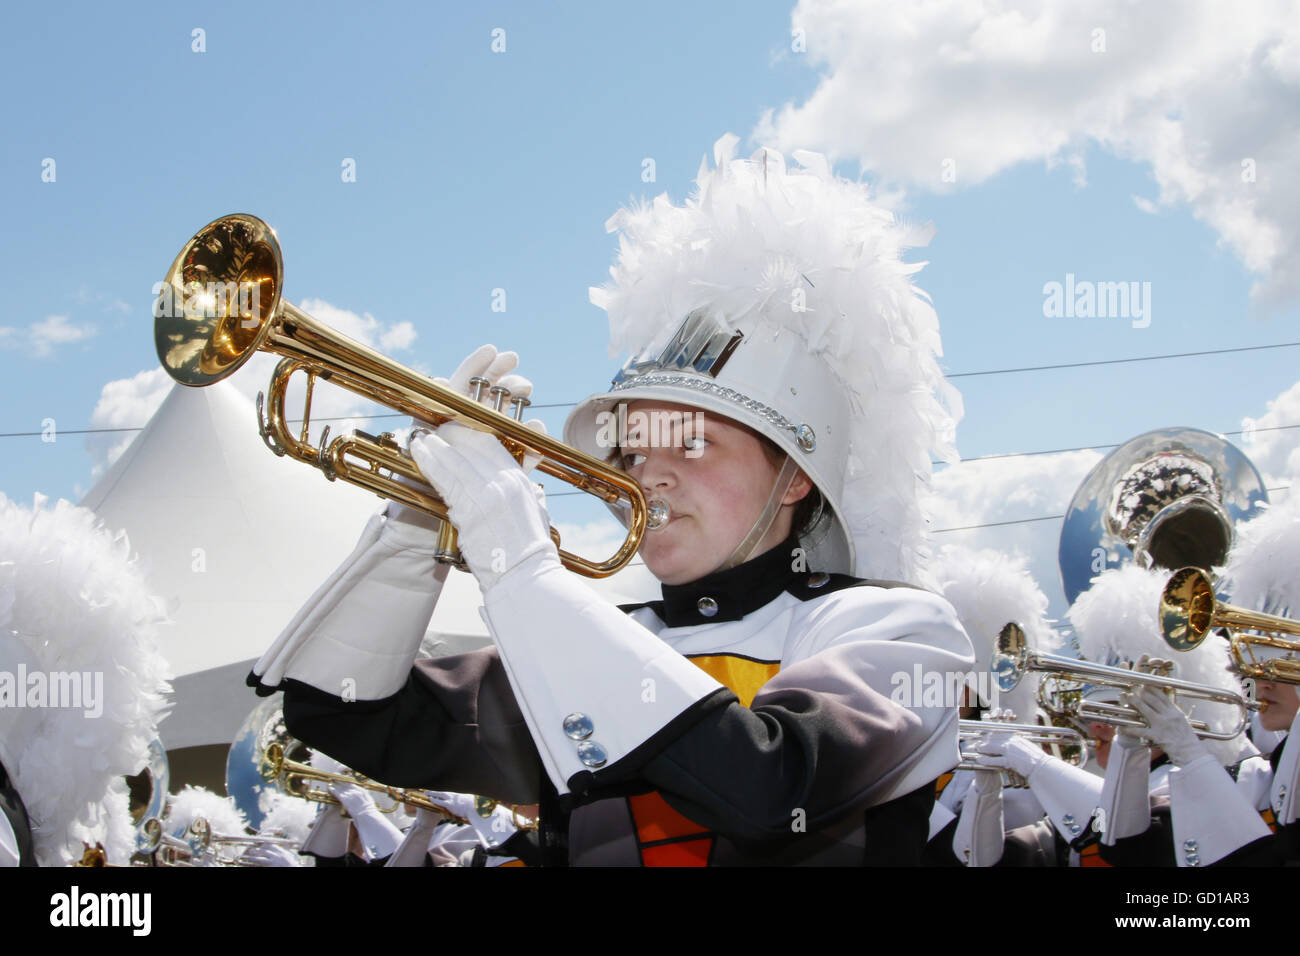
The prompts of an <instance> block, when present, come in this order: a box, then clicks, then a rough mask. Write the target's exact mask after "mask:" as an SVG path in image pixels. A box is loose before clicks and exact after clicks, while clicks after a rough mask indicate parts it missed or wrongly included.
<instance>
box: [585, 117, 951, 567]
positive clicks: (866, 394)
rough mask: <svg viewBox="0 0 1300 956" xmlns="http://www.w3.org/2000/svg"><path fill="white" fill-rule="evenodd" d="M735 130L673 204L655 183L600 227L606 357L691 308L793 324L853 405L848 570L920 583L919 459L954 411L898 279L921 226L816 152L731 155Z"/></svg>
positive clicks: (923, 314)
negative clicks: (690, 190) (613, 244)
mask: <svg viewBox="0 0 1300 956" xmlns="http://www.w3.org/2000/svg"><path fill="white" fill-rule="evenodd" d="M737 142H738V140H737V138H736V137H735V136H732V135H727V136H724V137H722V138H721V139H720V140H718V142H717V144H716V145H715V146H714V161H715V164H716V165H715V168H713V169H710V168H709V167H708V165H707V162H706V163H702V164H701V167H700V172H699V175H698V177H697V179H696V183H697V188H696V190H695V192H694V194H693V195H692V197H691V198H690V199H688V200H687V201H686V202H685V203H684V204H683V205H680V206H678V205H674V204H673V203H672V202H671V201H670V200H669V198H668V196H667V194H663V195H660V196H658V197H657V198H655V199H654V200H653V201H651V202H640V203H636V204H634V205H632V206H631V207H628V208H624V209H622V210H620V211H619V212H617V213H615V215H614V216H613V217H612V218H611V219H610V220H609V221H608V223H606V228H607V229H608V230H609V231H611V232H615V231H618V232H619V233H620V235H619V252H618V261H617V262H616V264H615V265H614V266H613V267H612V268H611V269H610V275H611V277H612V279H611V281H610V282H609V283H607V284H606V285H604V286H603V287H601V288H598V289H592V290H591V301H592V303H593V304H595V305H597V306H599V307H600V308H603V309H605V311H606V312H607V313H608V315H609V328H610V354H611V356H612V357H613V356H618V355H620V354H633V353H639V352H641V351H643V350H645V349H646V348H648V347H654V348H658V347H661V346H663V345H665V344H666V343H667V340H668V338H669V337H670V336H671V335H672V333H673V332H674V331H675V330H676V329H677V327H678V325H679V324H680V323H681V321H682V320H683V319H684V318H685V317H686V316H687V315H688V314H689V313H691V312H693V311H695V310H696V309H700V308H704V307H708V308H709V309H711V310H712V311H713V312H714V314H715V315H717V316H718V318H719V319H721V320H723V321H726V322H729V323H730V324H731V326H732V327H733V328H734V327H737V326H739V325H744V326H745V327H746V330H747V334H751V335H755V336H762V335H764V334H765V332H766V333H769V334H770V333H771V332H772V331H774V330H775V329H777V328H789V329H791V330H792V331H794V332H797V333H798V334H799V335H800V336H801V337H802V338H803V340H804V342H805V343H806V345H807V348H808V349H809V351H810V352H811V353H813V354H815V355H817V356H820V357H821V358H822V359H823V360H824V361H825V363H826V365H827V366H828V367H829V369H830V370H831V373H832V374H833V375H834V376H835V377H836V378H837V379H838V380H839V384H840V385H841V386H842V389H843V392H844V394H845V395H846V396H847V398H848V402H849V407H850V410H851V414H852V416H853V422H854V426H853V433H852V435H851V436H850V442H849V457H848V465H847V472H846V475H845V488H844V496H843V506H844V512H845V519H846V522H847V523H848V525H849V529H848V530H849V533H850V535H851V536H852V538H853V540H854V545H855V548H856V550H857V556H858V557H857V574H859V575H860V576H863V577H874V578H887V579H895V580H905V581H916V582H918V583H923V581H924V579H923V576H922V573H921V569H922V567H923V565H924V561H925V558H926V556H927V552H926V549H925V543H924V517H923V515H922V511H921V506H920V503H919V497H920V493H921V492H922V490H923V486H924V485H925V484H926V482H928V479H929V476H930V472H931V464H930V463H931V460H932V458H934V457H939V458H942V459H945V460H952V459H953V458H955V454H956V453H955V449H954V448H953V444H952V443H953V438H954V429H955V423H956V420H957V419H958V418H960V416H961V398H960V396H959V394H958V393H957V391H956V389H954V388H952V386H950V385H949V384H948V383H947V382H946V381H945V380H944V377H943V373H942V371H941V370H940V367H939V363H938V357H939V356H940V355H941V354H942V345H941V342H940V337H939V321H938V318H937V316H936V315H935V312H934V309H933V308H932V307H931V305H930V301H929V298H928V297H927V296H926V295H925V294H924V293H923V292H921V291H920V290H919V289H917V288H916V287H915V286H914V285H913V284H912V277H913V275H915V273H916V272H917V271H918V270H919V269H920V268H921V266H922V265H923V264H924V263H908V262H904V261H903V259H902V254H903V252H904V251H905V250H906V249H908V248H911V247H914V246H923V245H925V244H926V243H927V242H928V241H929V239H930V234H931V230H930V229H929V228H914V227H911V226H908V225H906V224H903V223H900V222H898V221H897V220H895V218H894V217H893V215H892V214H891V213H889V212H887V211H886V210H884V209H881V208H879V207H878V206H876V205H874V204H873V203H872V202H871V199H870V195H869V189H868V188H867V186H865V185H864V184H862V183H854V182H849V181H847V180H844V179H839V178H837V177H835V176H834V175H833V173H832V172H831V168H830V164H829V163H828V162H827V161H826V159H825V157H823V156H821V155H819V154H817V153H809V152H795V153H794V154H793V157H794V159H795V160H796V161H797V162H798V163H800V164H801V165H802V167H803V168H802V169H787V168H786V165H785V159H784V157H783V156H782V155H781V154H780V153H779V152H776V151H775V150H772V149H760V150H758V151H757V152H756V153H754V154H753V156H752V157H751V158H749V159H748V160H744V159H736V158H735V148H736V144H737ZM796 296H799V297H802V299H803V301H804V305H805V306H806V308H804V309H803V310H797V309H793V308H791V303H792V301H794V298H795V297H796Z"/></svg>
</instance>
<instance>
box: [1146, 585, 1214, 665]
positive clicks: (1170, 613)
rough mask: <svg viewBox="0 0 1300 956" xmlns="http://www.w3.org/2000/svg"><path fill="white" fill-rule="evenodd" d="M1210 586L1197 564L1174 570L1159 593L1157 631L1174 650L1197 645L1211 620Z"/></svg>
mask: <svg viewBox="0 0 1300 956" xmlns="http://www.w3.org/2000/svg"><path fill="white" fill-rule="evenodd" d="M1214 604H1215V597H1214V588H1213V586H1212V585H1211V584H1210V579H1209V577H1207V576H1206V574H1205V573H1204V572H1203V571H1201V570H1200V569H1199V568H1183V569H1181V570H1179V571H1175V572H1174V574H1173V576H1172V577H1171V578H1170V579H1169V583H1168V584H1166V585H1165V589H1164V592H1163V593H1162V594H1161V595H1160V631H1161V633H1162V634H1163V635H1164V638H1165V643H1166V644H1168V645H1169V646H1170V647H1172V648H1174V650H1178V651H1190V650H1192V649H1193V648H1195V647H1200V646H1201V642H1202V641H1204V640H1205V635H1207V634H1209V633H1210V629H1211V627H1212V626H1213V620H1214Z"/></svg>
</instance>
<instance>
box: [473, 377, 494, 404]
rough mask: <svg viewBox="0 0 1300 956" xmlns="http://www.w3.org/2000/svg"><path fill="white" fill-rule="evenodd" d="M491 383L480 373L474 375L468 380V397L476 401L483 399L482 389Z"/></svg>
mask: <svg viewBox="0 0 1300 956" xmlns="http://www.w3.org/2000/svg"><path fill="white" fill-rule="evenodd" d="M491 384H492V383H491V382H489V381H488V380H487V379H485V378H484V377H483V376H481V375H475V376H474V377H473V378H471V379H470V380H469V397H470V398H472V399H474V401H476V402H481V401H483V389H485V388H487V387H488V386H489V385H491Z"/></svg>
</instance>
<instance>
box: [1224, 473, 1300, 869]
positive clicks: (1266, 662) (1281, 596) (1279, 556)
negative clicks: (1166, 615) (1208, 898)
mask: <svg viewBox="0 0 1300 956" xmlns="http://www.w3.org/2000/svg"><path fill="white" fill-rule="evenodd" d="M1223 586H1224V588H1225V590H1227V592H1228V593H1229V594H1230V595H1231V596H1232V602H1233V604H1235V605H1238V606H1241V607H1245V608H1256V609H1259V610H1261V611H1263V612H1264V613H1267V614H1275V615H1283V616H1293V615H1294V612H1295V609H1296V608H1300V495H1290V496H1289V497H1288V498H1287V499H1286V500H1285V501H1284V502H1282V503H1281V504H1277V505H1273V506H1272V507H1270V508H1268V509H1267V510H1265V511H1264V513H1263V514H1261V515H1259V516H1258V517H1256V518H1253V519H1252V520H1250V521H1249V522H1247V523H1245V524H1243V525H1242V526H1241V527H1240V529H1239V534H1238V539H1237V543H1236V545H1235V546H1234V547H1233V549H1232V552H1231V553H1230V554H1229V556H1228V562H1227V565H1226V566H1225V567H1224V570H1223ZM1250 653H1251V655H1252V656H1253V658H1254V663H1255V664H1256V665H1257V666H1258V667H1260V668H1273V672H1276V673H1278V675H1279V676H1284V675H1285V673H1286V671H1285V668H1286V667H1288V666H1289V667H1290V669H1291V670H1292V672H1294V669H1295V667H1296V665H1295V664H1294V663H1291V662H1292V661H1294V660H1295V658H1296V657H1297V652H1296V651H1294V650H1288V649H1285V648H1272V647H1257V648H1254V649H1253V650H1252V651H1251V652H1250ZM1263 672H1264V673H1269V671H1268V670H1266V669H1265V670H1264V671H1263ZM1251 680H1252V682H1253V687H1254V696H1255V699H1256V700H1258V701H1259V702H1260V704H1261V705H1263V711H1262V712H1261V713H1260V714H1258V715H1257V718H1256V725H1257V729H1258V730H1260V731H1263V733H1262V734H1260V735H1259V736H1258V738H1257V739H1259V740H1263V739H1266V738H1267V739H1268V741H1269V744H1270V746H1268V747H1264V746H1263V744H1261V749H1266V750H1268V751H1269V752H1268V753H1267V755H1266V756H1267V765H1268V773H1267V774H1266V775H1260V777H1259V778H1258V779H1257V781H1256V786H1255V788H1254V791H1253V792H1251V793H1250V794H1249V795H1248V799H1250V800H1251V801H1252V804H1253V806H1254V807H1255V808H1256V809H1258V810H1259V811H1260V812H1261V813H1262V814H1263V816H1264V818H1265V820H1266V821H1267V822H1268V823H1269V825H1270V827H1272V828H1273V829H1274V831H1275V833H1276V837H1275V840H1274V847H1273V849H1274V851H1275V853H1276V854H1277V856H1278V857H1280V858H1281V859H1282V860H1283V861H1286V862H1290V863H1294V862H1295V861H1297V860H1300V825H1298V824H1297V818H1298V817H1300V794H1298V793H1297V788H1298V787H1300V746H1297V744H1296V742H1294V741H1292V740H1291V737H1293V736H1294V735H1295V732H1296V729H1297V726H1298V725H1300V720H1297V713H1298V712H1300V696H1298V695H1300V684H1298V683H1292V682H1290V681H1286V682H1283V681H1280V680H1267V679H1264V677H1263V676H1253V677H1252V678H1251ZM1278 735H1281V737H1280V739H1278ZM1275 740H1276V743H1273V741H1275Z"/></svg>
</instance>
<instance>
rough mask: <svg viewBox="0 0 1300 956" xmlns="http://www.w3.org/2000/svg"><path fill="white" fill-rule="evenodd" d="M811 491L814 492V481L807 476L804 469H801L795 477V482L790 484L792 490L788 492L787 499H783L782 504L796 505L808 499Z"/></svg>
mask: <svg viewBox="0 0 1300 956" xmlns="http://www.w3.org/2000/svg"><path fill="white" fill-rule="evenodd" d="M810 491H812V479H810V478H809V477H808V476H807V475H805V474H804V473H803V469H802V468H800V469H799V471H798V473H797V474H796V475H795V476H794V480H793V481H792V482H790V490H789V491H787V492H786V493H785V497H784V498H782V499H781V504H783V505H792V504H796V503H797V502H800V501H802V500H803V499H804V498H806V497H807V496H808V492H810Z"/></svg>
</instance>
